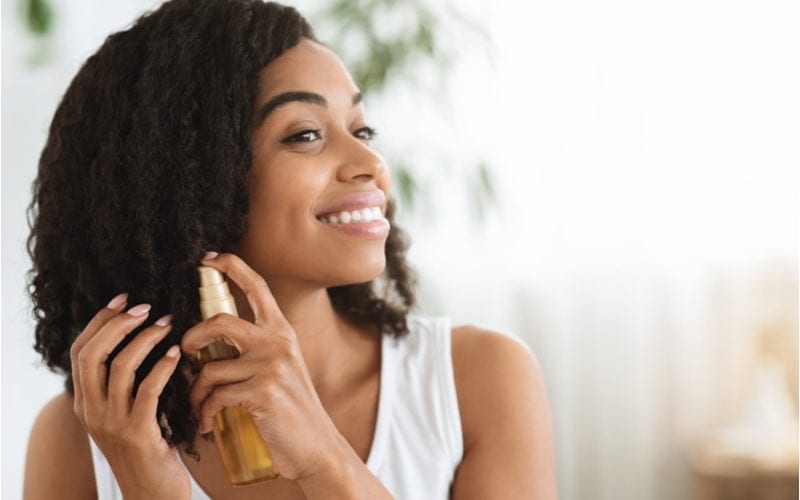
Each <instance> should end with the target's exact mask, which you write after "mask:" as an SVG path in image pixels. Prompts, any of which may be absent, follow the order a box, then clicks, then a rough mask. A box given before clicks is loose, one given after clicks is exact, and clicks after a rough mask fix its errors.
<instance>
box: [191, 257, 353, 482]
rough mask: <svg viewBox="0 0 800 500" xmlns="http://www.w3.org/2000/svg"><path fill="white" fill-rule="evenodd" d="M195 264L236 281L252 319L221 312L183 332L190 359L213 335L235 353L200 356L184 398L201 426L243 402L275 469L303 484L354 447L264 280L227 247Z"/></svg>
mask: <svg viewBox="0 0 800 500" xmlns="http://www.w3.org/2000/svg"><path fill="white" fill-rule="evenodd" d="M202 264H203V265H206V266H211V267H214V268H215V269H217V270H219V271H222V272H224V273H226V274H227V275H228V276H229V277H230V278H231V279H232V280H233V282H234V283H235V284H236V285H237V286H238V287H239V288H241V289H242V291H243V292H244V293H245V294H246V296H247V300H248V302H249V304H250V307H251V309H252V310H253V317H254V319H255V322H254V323H251V322H249V321H247V320H244V319H241V318H238V317H236V316H233V315H231V314H226V313H220V314H217V315H215V316H213V317H211V318H208V319H206V320H204V321H202V322H200V323H198V324H196V325H195V326H193V327H192V328H190V329H189V330H187V331H186V333H185V334H184V336H183V340H182V341H181V347H182V349H183V351H184V352H185V354H186V355H187V356H190V357H192V358H193V359H194V358H195V356H196V354H197V352H198V351H199V350H200V349H202V348H203V347H205V346H207V345H208V344H210V343H212V342H214V341H217V340H219V341H223V342H225V343H227V344H229V345H232V346H234V347H236V349H237V350H238V351H239V357H238V358H236V359H230V360H220V361H209V362H208V363H206V364H205V365H204V366H203V367H202V369H201V370H200V372H199V374H198V376H197V378H196V379H195V380H194V382H193V384H192V388H191V390H190V393H189V402H190V403H191V405H192V406H193V407H194V408H195V409H196V410H197V411H198V415H199V419H200V431H201V432H209V431H211V430H212V429H213V423H214V417H215V415H216V414H217V413H219V412H220V411H221V410H222V409H223V408H226V407H231V406H237V405H238V406H242V407H244V408H246V409H247V410H248V411H249V412H250V414H251V415H252V416H253V420H254V421H255V423H256V425H257V426H258V428H259V430H260V431H261V434H262V436H263V437H264V440H265V442H266V444H267V448H268V449H269V452H270V456H271V458H272V461H273V464H274V465H275V468H276V469H277V470H278V472H279V473H280V475H281V476H282V477H285V478H287V479H291V480H297V481H299V482H300V483H301V486H303V483H304V482H306V483H312V482H317V480H318V479H319V477H321V476H328V475H329V474H330V473H331V468H332V467H336V466H337V465H336V464H337V463H341V461H342V460H349V459H350V457H351V456H352V455H354V454H353V453H352V448H350V445H349V444H348V443H347V441H346V440H345V439H344V438H343V437H342V436H341V434H340V433H339V431H338V429H336V426H335V425H334V424H333V421H332V420H331V419H330V417H329V415H328V413H327V412H326V411H325V408H324V407H323V406H322V403H321V401H320V399H319V396H318V395H317V392H316V390H315V388H314V385H313V383H312V382H311V377H310V375H309V373H308V369H307V367H306V364H305V361H304V360H303V356H302V354H301V352H300V345H299V344H298V341H297V336H296V334H295V331H294V329H293V328H292V326H291V324H289V321H288V320H287V319H286V317H285V316H284V315H283V313H282V312H281V310H280V309H279V308H278V304H277V303H276V301H275V298H274V297H273V295H272V293H271V292H270V290H269V288H268V286H267V283H266V282H265V281H264V279H263V278H262V277H261V276H260V275H259V274H258V273H256V272H255V271H254V270H253V269H252V268H250V267H249V266H248V265H247V264H246V263H245V262H244V261H243V260H242V259H241V258H239V257H238V256H236V255H234V254H231V253H224V254H219V255H218V256H216V257H212V259H210V260H203V261H202ZM348 450H350V453H348Z"/></svg>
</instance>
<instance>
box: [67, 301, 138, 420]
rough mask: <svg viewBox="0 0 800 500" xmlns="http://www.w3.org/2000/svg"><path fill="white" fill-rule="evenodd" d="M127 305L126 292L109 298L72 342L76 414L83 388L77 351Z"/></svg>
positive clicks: (78, 410)
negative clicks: (106, 303)
mask: <svg viewBox="0 0 800 500" xmlns="http://www.w3.org/2000/svg"><path fill="white" fill-rule="evenodd" d="M127 305H128V294H127V293H121V294H119V295H117V296H116V297H114V298H113V299H111V301H109V303H108V305H106V306H105V307H104V308H102V309H100V310H99V311H98V312H97V314H95V315H94V317H93V318H92V319H91V320H90V321H89V323H88V324H87V325H86V327H85V328H84V329H83V331H81V333H80V335H78V337H77V338H76V339H75V340H74V341H73V342H72V345H71V346H70V350H69V358H70V370H71V372H72V385H73V388H74V393H75V398H74V410H75V413H76V414H81V413H82V412H83V389H82V387H81V375H80V369H79V363H78V353H79V352H80V351H81V349H83V347H84V346H85V345H86V342H88V341H89V340H91V338H92V337H94V336H95V335H96V334H97V332H98V331H99V330H100V328H102V327H103V325H105V324H106V323H108V322H109V321H110V320H111V318H113V317H114V316H116V315H118V314H119V313H120V311H122V310H123V309H124V308H125V306H127Z"/></svg>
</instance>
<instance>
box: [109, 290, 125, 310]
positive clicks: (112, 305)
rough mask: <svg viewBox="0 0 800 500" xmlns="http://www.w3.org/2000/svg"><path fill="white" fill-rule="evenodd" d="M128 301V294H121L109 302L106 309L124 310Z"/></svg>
mask: <svg viewBox="0 0 800 500" xmlns="http://www.w3.org/2000/svg"><path fill="white" fill-rule="evenodd" d="M127 301H128V294H127V293H121V294H119V295H117V296H116V297H114V298H113V299H111V302H109V303H108V305H107V306H106V307H107V308H109V309H122V306H124V305H125V303H126V302H127Z"/></svg>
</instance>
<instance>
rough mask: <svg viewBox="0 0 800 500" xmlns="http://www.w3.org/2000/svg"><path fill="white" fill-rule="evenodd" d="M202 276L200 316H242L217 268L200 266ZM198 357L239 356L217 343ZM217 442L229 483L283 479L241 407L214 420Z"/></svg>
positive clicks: (232, 349) (249, 418)
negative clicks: (220, 314)
mask: <svg viewBox="0 0 800 500" xmlns="http://www.w3.org/2000/svg"><path fill="white" fill-rule="evenodd" d="M197 271H198V273H199V274H200V314H201V316H202V318H203V319H204V320H205V319H208V318H210V317H212V316H214V315H215V314H218V313H221V312H225V313H228V314H232V315H234V316H239V313H238V311H237V310H236V303H235V302H234V300H233V295H231V292H230V289H229V288H228V283H227V282H225V278H224V277H223V275H222V273H221V272H220V271H217V270H216V269H214V268H213V267H209V266H198V268H197ZM197 357H198V359H199V361H200V363H201V364H205V363H206V362H208V361H216V360H221V359H232V358H237V357H239V352H238V351H237V350H236V348H235V347H233V346H230V345H228V344H226V343H224V342H221V341H216V342H213V343H212V344H209V345H208V346H206V347H204V348H203V349H201V350H200V351H199V352H198V354H197ZM214 439H215V441H216V443H217V447H218V448H219V454H220V456H221V457H222V463H223V464H224V465H225V472H226V473H227V475H228V480H229V481H230V483H231V484H232V485H233V486H243V485H246V484H251V483H256V482H259V481H264V480H267V479H274V478H276V477H278V476H279V474H278V471H277V470H275V468H274V467H273V465H272V458H271V457H270V456H269V451H268V450H267V445H266V443H265V442H264V438H263V437H262V436H261V433H260V432H259V430H258V427H256V424H255V422H254V421H253V417H252V416H251V415H250V413H249V412H248V411H247V410H246V409H245V408H243V407H241V406H232V407H229V408H223V410H222V411H221V412H219V413H218V414H217V416H216V417H215V419H214Z"/></svg>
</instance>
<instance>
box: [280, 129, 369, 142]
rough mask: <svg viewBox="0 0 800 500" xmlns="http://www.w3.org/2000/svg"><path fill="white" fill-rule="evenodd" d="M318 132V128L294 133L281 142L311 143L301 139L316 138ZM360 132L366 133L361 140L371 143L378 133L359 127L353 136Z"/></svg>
mask: <svg viewBox="0 0 800 500" xmlns="http://www.w3.org/2000/svg"><path fill="white" fill-rule="evenodd" d="M319 132H320V129H318V128H314V129H307V130H303V131H302V132H298V133H296V134H294V135H290V136H289V137H287V138H286V139H284V140H283V141H281V142H283V143H288V144H291V143H296V142H312V141H310V140H304V139H303V137H304V136H307V135H308V134H316V135H317V136H319ZM361 132H366V134H367V136H366V137H360V138H361V139H364V140H365V141H371V140H372V139H374V138H375V136H376V135H378V131H377V130H375V129H374V128H372V127H361V128H360V129H358V130H356V131H355V133H354V134H356V135H357V134H359V133H361Z"/></svg>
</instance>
